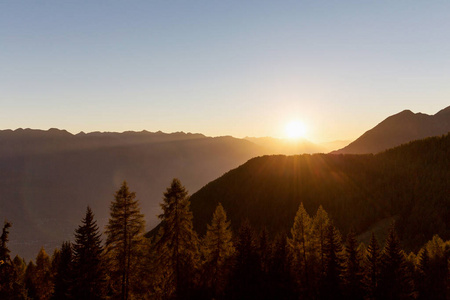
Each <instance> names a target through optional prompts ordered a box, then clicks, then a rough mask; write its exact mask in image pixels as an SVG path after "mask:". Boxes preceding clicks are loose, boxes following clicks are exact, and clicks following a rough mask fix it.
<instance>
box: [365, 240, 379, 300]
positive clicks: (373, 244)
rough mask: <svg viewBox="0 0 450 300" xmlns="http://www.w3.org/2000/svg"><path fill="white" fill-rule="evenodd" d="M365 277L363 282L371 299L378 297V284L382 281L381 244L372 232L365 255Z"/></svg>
mask: <svg viewBox="0 0 450 300" xmlns="http://www.w3.org/2000/svg"><path fill="white" fill-rule="evenodd" d="M363 263H364V278H363V283H364V286H365V289H366V291H367V294H368V296H369V299H376V298H378V284H379V281H380V246H379V245H378V241H377V239H376V238H375V235H374V233H373V232H372V237H371V239H370V242H369V246H367V249H366V255H365V257H364V261H363Z"/></svg>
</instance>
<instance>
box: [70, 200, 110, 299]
mask: <svg viewBox="0 0 450 300" xmlns="http://www.w3.org/2000/svg"><path fill="white" fill-rule="evenodd" d="M81 223H82V224H81V225H79V226H78V228H77V229H76V231H75V243H74V244H73V271H74V279H75V280H74V282H75V284H74V288H73V291H72V294H73V296H74V297H75V298H77V299H86V300H100V299H104V298H105V289H106V287H105V285H106V271H105V264H104V261H103V257H102V254H103V247H102V240H101V234H100V232H99V228H98V226H97V222H96V221H95V220H94V214H93V212H92V210H91V208H90V207H89V206H88V207H87V209H86V216H85V217H84V218H83V220H82V221H81Z"/></svg>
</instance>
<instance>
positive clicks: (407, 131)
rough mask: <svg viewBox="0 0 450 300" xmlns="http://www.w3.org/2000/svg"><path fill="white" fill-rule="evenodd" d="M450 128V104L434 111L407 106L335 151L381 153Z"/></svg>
mask: <svg viewBox="0 0 450 300" xmlns="http://www.w3.org/2000/svg"><path fill="white" fill-rule="evenodd" d="M448 132H450V106H449V107H447V108H445V109H443V110H441V111H439V112H438V113H436V114H435V115H432V116H430V115H427V114H422V113H413V112H412V111H410V110H404V111H402V112H400V113H398V114H396V115H393V116H390V117H388V118H387V119H385V120H384V121H383V122H381V123H380V124H378V125H377V126H375V127H374V128H372V129H370V130H368V131H366V132H365V133H364V134H363V135H362V136H360V137H359V138H358V139H356V140H355V141H354V142H352V143H350V144H349V145H348V146H346V147H344V148H342V149H340V150H337V151H334V152H333V153H335V154H365V153H378V152H381V151H384V150H386V149H389V148H393V147H395V146H399V145H401V144H405V143H408V142H410V141H413V140H418V139H423V138H426V137H431V136H439V135H443V134H446V133H448Z"/></svg>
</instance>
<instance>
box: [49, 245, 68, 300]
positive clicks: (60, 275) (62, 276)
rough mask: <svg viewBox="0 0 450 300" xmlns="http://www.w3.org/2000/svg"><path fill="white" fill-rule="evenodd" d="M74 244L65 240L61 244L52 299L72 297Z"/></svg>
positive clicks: (62, 299)
mask: <svg viewBox="0 0 450 300" xmlns="http://www.w3.org/2000/svg"><path fill="white" fill-rule="evenodd" d="M72 272H73V265H72V246H71V244H70V242H64V243H63V244H62V246H61V251H60V255H59V260H58V264H57V265H56V273H55V279H54V282H55V288H54V291H53V296H52V299H54V300H65V299H71V294H70V292H71V291H72V283H73V277H72V276H73V273H72Z"/></svg>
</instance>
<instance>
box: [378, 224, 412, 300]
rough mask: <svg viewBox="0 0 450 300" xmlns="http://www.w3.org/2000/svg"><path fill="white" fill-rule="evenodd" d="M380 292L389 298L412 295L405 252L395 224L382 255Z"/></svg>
mask: <svg viewBox="0 0 450 300" xmlns="http://www.w3.org/2000/svg"><path fill="white" fill-rule="evenodd" d="M380 293H381V294H380V296H381V298H382V299H387V300H388V299H389V300H390V299H407V298H409V297H410V282H409V280H408V274H407V270H406V260H405V254H404V252H403V250H402V249H401V247H400V241H399V239H398V237H397V234H396V232H395V228H394V226H392V227H391V229H390V231H389V234H388V237H387V239H386V244H385V246H384V249H383V253H382V255H381V269H380Z"/></svg>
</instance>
